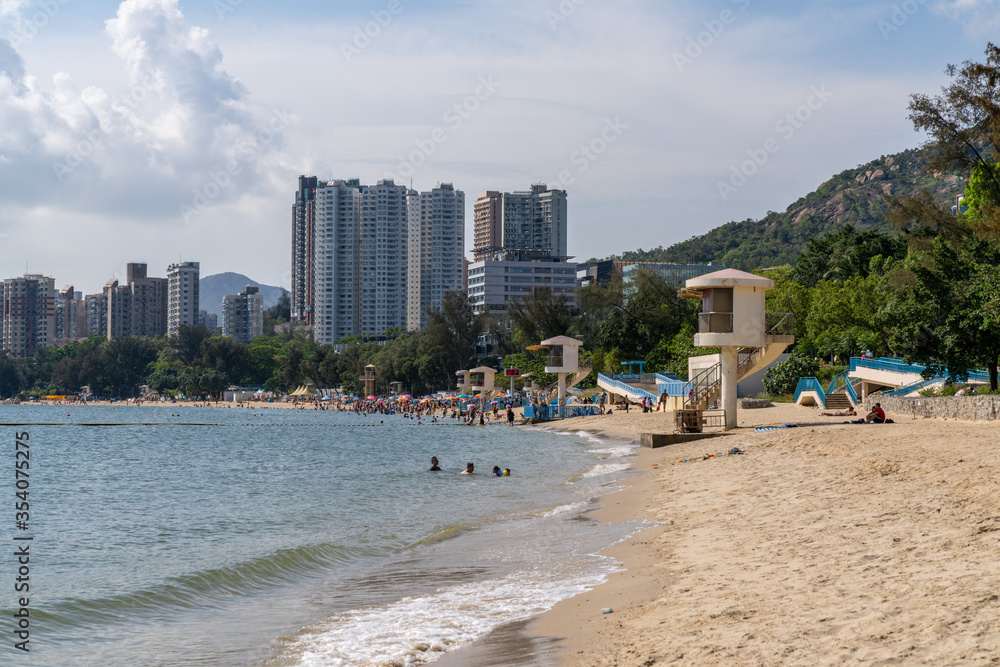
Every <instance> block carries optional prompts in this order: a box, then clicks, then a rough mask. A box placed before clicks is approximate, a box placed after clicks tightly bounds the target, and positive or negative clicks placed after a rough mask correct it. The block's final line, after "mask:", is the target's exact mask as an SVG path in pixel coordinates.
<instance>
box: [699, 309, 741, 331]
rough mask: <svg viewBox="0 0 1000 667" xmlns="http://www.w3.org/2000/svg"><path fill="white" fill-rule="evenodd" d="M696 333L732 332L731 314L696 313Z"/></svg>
mask: <svg viewBox="0 0 1000 667" xmlns="http://www.w3.org/2000/svg"><path fill="white" fill-rule="evenodd" d="M698 333H733V314H732V313H698Z"/></svg>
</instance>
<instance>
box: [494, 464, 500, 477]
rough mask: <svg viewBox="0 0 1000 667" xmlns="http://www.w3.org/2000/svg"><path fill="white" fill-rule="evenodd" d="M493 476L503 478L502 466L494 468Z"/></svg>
mask: <svg viewBox="0 0 1000 667" xmlns="http://www.w3.org/2000/svg"><path fill="white" fill-rule="evenodd" d="M493 476H494V477H502V475H501V474H500V466H493Z"/></svg>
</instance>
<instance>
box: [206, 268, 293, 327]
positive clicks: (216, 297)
mask: <svg viewBox="0 0 1000 667" xmlns="http://www.w3.org/2000/svg"><path fill="white" fill-rule="evenodd" d="M247 285H250V286H251V287H256V288H257V289H259V290H260V293H261V294H262V295H263V296H264V309H265V310H266V309H268V308H270V307H271V306H273V305H274V304H276V303H278V299H279V298H280V297H281V295H282V293H283V292H286V291H287V290H286V289H284V288H282V287H272V286H271V285H261V284H260V283H258V282H257V281H256V280H251V279H250V278H248V277H246V276H244V275H242V274H239V273H233V272H231V271H230V272H226V273H217V274H215V275H214V276H205V277H204V278H202V279H201V280H199V281H198V290H199V292H200V294H199V295H198V300H199V303H200V306H201V309H202V310H206V311H208V312H210V313H215V314H216V315H218V316H219V325H220V326H221V325H222V299H223V297H225V296H228V295H230V294H239V293H240V292H242V291H243V288H245V287H246V286H247Z"/></svg>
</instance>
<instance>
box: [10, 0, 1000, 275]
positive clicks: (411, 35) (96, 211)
mask: <svg viewBox="0 0 1000 667" xmlns="http://www.w3.org/2000/svg"><path fill="white" fill-rule="evenodd" d="M998 28H1000V0H895V1H893V2H859V1H855V0H802V1H796V2H792V1H785V0H777V1H773V2H766V3H765V2H763V1H762V0H709V1H704V0H702V1H695V0H661V1H653V0H614V1H612V0H536V1H533V2H531V1H527V0H525V1H522V0H421V2H419V3H418V2H416V0H353V1H351V2H329V1H327V2H319V1H318V0H308V1H299V2H296V1H295V0H289V1H286V2H282V3H278V2H266V1H265V0H201V1H200V2H197V3H195V2H182V1H179V0H125V1H124V2H120V3H118V2H112V1H106V0H0V272H2V275H0V278H6V277H13V276H18V275H22V274H24V273H26V272H29V273H41V274H44V275H47V276H51V277H53V278H55V282H56V287H57V289H58V288H60V287H62V286H64V285H70V284H71V285H74V286H75V288H76V289H77V290H78V291H82V292H84V293H85V294H90V293H96V292H99V291H100V290H101V287H102V286H103V285H104V283H105V282H106V281H108V280H109V279H112V278H118V279H123V278H124V274H125V265H126V264H127V263H129V262H144V263H146V264H148V266H149V274H150V275H153V276H165V275H166V268H167V266H168V265H169V264H172V263H175V262H178V261H198V262H200V263H201V275H202V276H207V275H211V274H215V273H222V272H225V271H234V272H237V273H242V274H245V275H247V276H249V277H251V278H252V279H254V280H256V281H258V282H261V283H264V284H269V285H282V286H286V287H287V286H289V285H290V274H291V270H290V256H291V252H290V251H291V205H292V203H293V201H294V192H295V190H296V187H297V178H298V176H299V175H303V174H304V175H316V176H319V177H320V178H321V179H329V178H344V179H347V178H360V179H361V181H362V182H363V183H372V184H374V183H375V182H376V181H378V180H379V179H384V178H392V179H394V180H395V181H396V182H397V183H402V184H406V185H410V184H412V186H413V187H414V188H416V189H417V190H421V191H427V190H430V189H432V188H434V187H435V186H436V185H437V184H438V183H442V182H444V183H453V184H454V186H455V187H456V188H457V189H459V190H462V191H464V192H465V195H466V231H465V238H466V247H467V249H471V241H472V202H473V201H474V200H475V197H476V195H477V194H478V193H479V192H482V191H484V190H501V191H515V190H526V189H528V188H529V186H530V185H531V184H532V183H547V184H548V185H549V187H552V188H561V189H564V190H566V192H567V193H568V200H569V232H568V238H569V252H570V254H571V255H574V256H576V258H577V259H578V260H579V261H585V260H586V259H589V258H591V257H599V258H603V257H606V256H608V255H610V254H612V253H620V252H623V251H627V250H635V249H637V248H646V249H648V248H653V247H656V246H660V245H662V246H664V247H667V246H669V245H671V244H673V243H676V242H678V241H682V240H685V239H688V238H691V237H692V236H697V235H700V234H703V233H705V232H706V231H708V230H710V229H712V228H714V227H717V226H719V225H722V224H725V223H726V222H729V221H731V220H745V219H748V218H752V219H759V218H761V217H763V216H764V215H765V214H766V213H767V212H768V211H771V210H773V211H783V210H785V209H786V208H787V207H788V206H789V205H790V204H792V203H793V202H795V201H796V200H797V199H798V198H800V197H802V196H804V195H806V194H807V193H809V192H811V191H813V190H815V189H816V188H817V187H818V186H819V185H820V184H821V183H823V182H824V181H825V180H827V179H828V178H829V177H831V176H833V175H835V174H837V173H839V172H841V171H843V170H844V169H850V168H853V167H856V166H858V165H860V164H864V163H866V162H868V161H870V160H873V159H876V158H878V157H880V156H882V155H887V154H890V153H895V152H898V151H901V150H905V149H907V148H914V147H917V146H919V145H920V144H921V143H922V141H923V137H922V136H921V135H920V134H918V133H917V132H915V131H914V129H913V126H912V124H911V123H910V121H909V120H908V119H907V115H908V111H907V104H908V102H909V98H910V95H912V94H915V93H922V94H930V95H933V94H936V93H938V92H940V89H941V87H942V86H943V85H946V84H947V82H948V80H949V79H948V77H947V75H946V73H945V68H946V66H947V65H948V64H950V63H951V64H961V63H962V62H964V61H967V60H972V61H978V62H982V61H983V60H984V55H983V53H984V50H985V48H986V45H987V43H988V41H989V39H990V37H991V35H995V34H997V29H998ZM470 255H471V253H470Z"/></svg>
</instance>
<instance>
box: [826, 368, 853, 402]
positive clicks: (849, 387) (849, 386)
mask: <svg viewBox="0 0 1000 667" xmlns="http://www.w3.org/2000/svg"><path fill="white" fill-rule="evenodd" d="M848 373H850V371H844V372H843V373H838V374H837V375H835V376H833V379H832V380H830V386H828V387H827V388H826V393H828V394H833V393H835V392H836V391H837V381H838V380H840V381H841V382H842V383H843V385H844V391H845V392H846V393H847V395H848V396H849V397H850V398H851V402H852V403H854V404H855V405H857V404H858V392H857V390H855V388H854V382H853V381H852V380H851V377H850V376H849V375H848Z"/></svg>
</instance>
